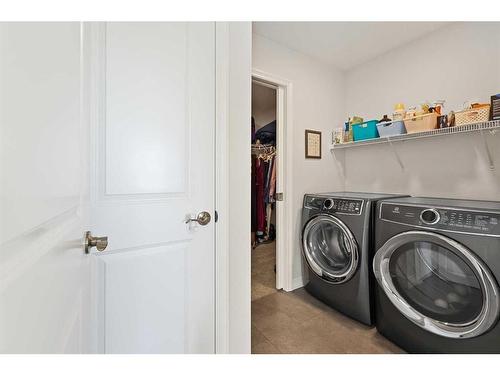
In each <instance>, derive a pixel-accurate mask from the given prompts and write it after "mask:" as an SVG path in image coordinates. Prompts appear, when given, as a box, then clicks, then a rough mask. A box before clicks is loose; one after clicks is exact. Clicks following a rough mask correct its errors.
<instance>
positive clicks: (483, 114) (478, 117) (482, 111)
mask: <svg viewBox="0 0 500 375" xmlns="http://www.w3.org/2000/svg"><path fill="white" fill-rule="evenodd" d="M489 119H490V105H489V104H487V105H485V106H482V107H479V108H472V109H466V110H465V111H461V112H457V113H455V125H456V126H460V125H467V124H475V123H477V122H486V121H488V120H489Z"/></svg>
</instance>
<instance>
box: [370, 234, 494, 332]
mask: <svg viewBox="0 0 500 375" xmlns="http://www.w3.org/2000/svg"><path fill="white" fill-rule="evenodd" d="M373 269H374V273H375V277H376V278H377V281H378V282H379V284H380V286H381V287H382V289H383V290H384V291H385V293H386V295H387V296H388V297H389V299H390V300H391V301H392V303H393V304H394V305H395V306H396V307H397V308H398V309H399V311H401V312H402V313H403V314H404V315H405V316H406V317H407V318H408V319H410V320H411V321H413V322H414V323H415V324H417V325H419V326H420V327H422V328H424V329H426V330H428V331H430V332H433V333H435V334H438V335H441V336H445V337H452V338H466V337H474V336H478V335H480V334H482V333H484V332H486V331H487V330H488V329H490V328H491V327H492V326H493V324H494V323H495V322H496V320H497V318H498V314H499V308H500V307H499V300H498V298H499V297H498V287H497V284H496V282H495V280H494V278H493V276H492V275H491V273H490V271H489V270H488V269H487V267H486V266H485V265H484V264H483V262H482V261H481V260H480V259H479V258H478V257H477V256H475V255H474V254H473V253H472V252H471V251H470V250H469V249H467V248H466V247H465V246H463V245H461V244H460V243H458V242H456V241H454V240H452V239H450V238H448V237H445V236H442V235H439V234H436V233H430V232H420V231H410V232H405V233H401V234H399V235H397V236H394V237H392V238H391V239H390V240H389V241H387V242H386V243H385V244H384V245H383V246H382V247H381V248H380V249H379V250H378V251H377V253H376V254H375V258H374V261H373Z"/></svg>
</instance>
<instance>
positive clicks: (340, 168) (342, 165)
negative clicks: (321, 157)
mask: <svg viewBox="0 0 500 375" xmlns="http://www.w3.org/2000/svg"><path fill="white" fill-rule="evenodd" d="M331 151H332V155H333V159H334V160H335V162H336V163H337V166H338V167H339V170H340V174H341V177H342V179H345V172H344V163H342V162H341V161H340V160H339V159H338V158H337V156H336V155H335V146H334V147H333V148H332V149H331ZM344 161H345V151H344Z"/></svg>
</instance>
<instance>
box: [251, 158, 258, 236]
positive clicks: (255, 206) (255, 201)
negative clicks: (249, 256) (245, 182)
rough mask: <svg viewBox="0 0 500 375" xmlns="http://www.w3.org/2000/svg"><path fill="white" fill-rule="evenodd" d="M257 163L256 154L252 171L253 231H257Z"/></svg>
mask: <svg viewBox="0 0 500 375" xmlns="http://www.w3.org/2000/svg"><path fill="white" fill-rule="evenodd" d="M256 163H257V158H256V156H255V155H252V172H251V180H252V182H251V183H252V188H251V212H252V216H251V221H252V224H251V227H252V232H256V231H257V186H256V184H255V176H256V168H257V167H256Z"/></svg>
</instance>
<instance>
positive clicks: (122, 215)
mask: <svg viewBox="0 0 500 375" xmlns="http://www.w3.org/2000/svg"><path fill="white" fill-rule="evenodd" d="M88 26H89V27H88V33H89V36H90V38H91V41H92V51H93V52H92V68H91V72H92V74H91V76H90V79H91V81H92V87H94V90H93V91H92V100H91V103H92V110H91V113H92V114H93V115H92V134H93V136H92V144H93V147H94V152H93V158H92V159H93V160H92V163H91V165H92V171H93V173H92V182H91V190H92V191H91V202H92V207H91V212H92V220H93V222H92V227H93V231H95V232H96V233H100V234H105V235H107V236H109V246H108V249H107V250H106V251H105V252H104V253H102V254H95V261H96V272H97V277H96V280H97V284H96V286H95V288H96V295H97V299H98V301H99V302H98V305H97V306H96V310H95V311H96V315H95V318H96V320H97V322H96V326H98V327H100V330H99V332H97V337H98V349H97V350H98V351H103V352H106V353H173V352H202V353H212V352H213V351H214V321H215V317H214V223H213V221H212V222H210V223H209V224H208V225H207V226H199V225H198V224H186V223H185V220H186V217H187V216H195V215H196V214H197V213H198V212H200V211H208V212H209V213H210V214H211V215H212V216H213V215H214V152H215V150H214V132H215V122H214V118H215V76H214V71H215V30H214V24H213V23H147V24H146V23H108V24H91V25H88Z"/></svg>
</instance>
